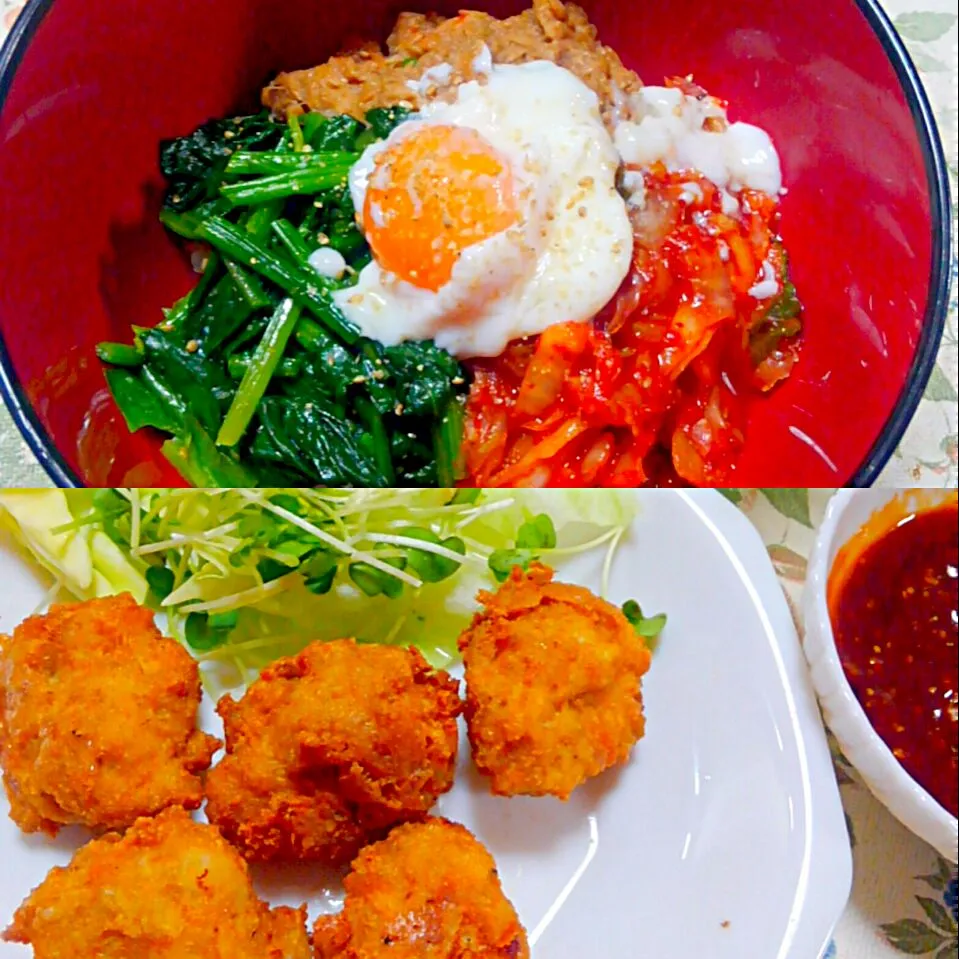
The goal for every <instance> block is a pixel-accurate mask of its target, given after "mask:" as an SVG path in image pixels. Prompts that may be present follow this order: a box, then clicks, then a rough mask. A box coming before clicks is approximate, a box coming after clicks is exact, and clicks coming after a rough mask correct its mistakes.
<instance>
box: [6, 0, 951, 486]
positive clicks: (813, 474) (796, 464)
mask: <svg viewBox="0 0 959 959" xmlns="http://www.w3.org/2000/svg"><path fill="white" fill-rule="evenodd" d="M460 5H461V4H460V3H458V2H455V0H453V2H448V0H419V2H412V3H411V2H410V0H364V2H363V3H357V4H355V5H354V4H343V5H342V6H341V5H340V4H331V3H324V2H321V0H303V2H300V3H295V2H292V0H288V2H286V3H282V4H280V3H276V2H275V0H242V2H241V0H129V2H127V3H124V4H121V5H118V4H116V3H115V2H114V0H56V2H53V0H32V2H30V3H28V4H27V7H26V9H25V11H24V12H23V14H22V15H21V17H20V19H19V20H18V21H17V24H16V26H15V27H14V29H13V32H12V34H11V36H10V37H9V39H8V41H7V43H6V44H5V46H4V48H3V53H2V56H0V111H2V112H0V144H2V145H0V185H2V186H0V190H2V197H3V225H4V230H3V237H2V240H0V264H2V267H0V268H2V271H3V279H2V282H0V390H2V392H3V393H4V395H5V399H6V401H7V404H8V405H9V406H10V409H11V410H12V412H13V416H14V419H15V420H16V421H17V423H18V424H19V426H20V428H21V430H22V431H23V433H24V435H25V437H26V439H27V441H28V442H29V444H30V445H31V447H32V448H33V450H34V452H35V453H36V454H37V455H38V456H39V458H40V461H41V462H42V463H43V465H44V467H45V468H46V469H47V470H48V472H49V473H50V475H51V476H52V477H53V479H54V480H55V481H56V482H57V483H59V484H60V485H62V486H68V485H74V484H78V483H87V484H90V485H113V484H117V485H144V486H149V485H156V484H160V483H161V482H163V483H171V484H175V483H177V482H180V481H179V478H178V477H177V476H176V474H175V473H173V471H172V470H171V469H170V467H169V466H167V465H166V464H165V461H164V460H163V458H162V456H161V455H160V453H159V444H158V442H157V440H156V437H153V436H149V435H147V434H146V433H141V434H137V435H134V436H130V435H128V433H127V431H126V429H125V427H124V425H123V421H122V420H121V418H120V416H119V414H118V413H117V411H116V409H115V407H114V405H113V403H112V400H111V399H110V397H109V394H108V393H107V391H106V386H105V382H104V378H103V373H102V370H101V368H100V366H99V363H98V361H97V359H96V357H95V356H94V352H93V347H94V344H96V343H97V342H98V341H100V340H105V339H121V340H122V339H125V338H126V337H128V336H129V328H130V324H131V323H134V324H139V325H152V324H153V323H155V322H156V321H157V320H158V319H159V317H160V308H161V307H162V306H164V305H168V304H170V303H171V302H172V301H173V300H174V299H176V298H177V297H178V296H180V295H181V294H182V293H183V292H184V291H186V290H187V289H188V288H189V287H190V285H191V284H192V282H193V280H194V277H193V275H192V274H191V272H190V270H189V267H188V264H186V263H185V262H184V258H183V256H182V254H181V252H180V251H179V250H178V248H177V247H176V246H175V245H174V244H173V243H172V242H171V241H170V239H169V238H168V237H167V236H166V235H165V233H164V231H163V229H162V228H161V227H160V225H159V224H158V222H157V212H158V209H159V203H160V197H161V190H162V181H161V178H160V175H159V172H158V169H157V143H158V141H159V140H160V139H161V138H163V137H168V136H172V135H176V134H181V133H185V132H187V131H189V130H190V129H192V128H193V127H194V126H196V125H197V124H198V123H200V122H202V121H203V120H206V119H208V118H209V117H212V116H220V115H224V114H229V113H231V112H237V111H240V110H242V109H244V108H248V107H251V106H253V105H254V104H255V101H256V97H257V92H258V90H259V88H260V86H261V85H262V83H263V81H265V80H266V79H267V78H268V77H269V76H270V75H271V74H273V73H275V72H277V71H278V70H280V69H282V68H294V67H303V66H308V65H312V64H315V63H319V62H320V61H322V60H323V59H325V58H326V57H327V56H329V55H330V54H331V53H333V52H334V51H335V50H336V49H337V47H338V46H339V45H340V43H341V41H343V40H344V39H345V38H346V36H347V35H348V34H356V33H359V34H361V35H363V36H367V37H368V36H377V37H383V36H385V34H386V32H387V30H388V29H389V26H390V24H391V23H392V21H393V19H394V18H395V16H396V14H397V13H398V12H400V11H401V10H403V9H407V8H410V7H414V8H416V7H418V8H421V9H438V10H439V11H440V12H447V13H449V12H455V11H456V10H457V9H458V8H459V7H460ZM479 5H480V6H482V7H483V8H485V9H489V10H490V11H491V12H494V13H496V14H499V15H503V14H507V13H512V12H516V11H517V10H518V9H521V8H522V7H523V6H525V5H527V4H526V3H525V2H524V0H515V2H512V0H493V2H490V3H482V4H479ZM585 6H586V7H587V9H588V10H589V11H590V14H591V16H592V18H593V20H594V22H595V23H596V24H597V26H598V27H599V30H600V36H601V37H602V38H603V39H604V40H605V41H606V42H607V43H609V44H611V45H612V46H613V47H615V48H616V49H617V50H618V51H619V52H620V54H621V55H622V57H623V59H624V60H625V61H626V63H627V64H628V65H630V66H632V67H634V68H635V69H636V70H637V71H639V73H640V75H641V76H642V77H644V78H645V80H646V81H647V82H652V83H658V82H661V81H662V78H663V77H664V76H667V75H675V74H687V73H693V74H694V75H695V77H696V79H697V80H698V81H699V82H700V83H701V84H703V86H705V87H706V88H707V89H708V90H710V91H711V92H712V93H715V94H717V95H719V96H722V97H725V98H727V99H728V100H729V101H730V102H731V110H730V112H731V115H732V116H733V117H734V118H739V119H746V120H749V121H751V122H754V123H757V124H759V125H761V126H764V127H765V128H767V129H768V130H769V131H770V132H771V133H772V135H773V138H774V140H775V142H776V145H777V146H778V148H779V152H780V154H781V157H782V162H783V167H784V173H785V182H786V184H787V185H788V187H789V192H788V195H787V196H786V197H785V198H784V201H783V232H784V236H785V240H786V244H787V247H788V249H789V251H790V253H791V256H792V262H793V266H794V271H795V280H796V284H797V286H798V288H799V291H800V294H801V297H802V299H803V301H804V303H805V307H806V324H807V325H806V330H807V332H806V341H805V346H804V350H803V354H802V359H801V362H800V363H799V365H798V367H797V370H796V372H795V373H794V375H793V376H792V377H791V378H790V380H789V381H788V382H787V383H785V384H784V385H783V386H782V388H780V389H779V390H777V391H776V392H775V393H774V395H773V396H772V397H770V398H768V400H767V401H764V402H759V403H756V404H755V407H754V412H753V414H752V416H751V422H750V425H749V439H748V443H747V452H746V454H745V455H744V457H743V459H742V462H741V465H740V469H739V477H738V481H739V482H740V483H741V484H742V485H750V486H786V485H788V486H836V485H867V484H869V483H870V482H872V480H873V479H874V478H875V477H876V475H877V473H878V472H879V470H880V469H881V468H882V466H883V464H884V463H885V462H886V460H887V459H888V458H889V456H890V455H891V453H892V451H893V450H894V448H895V446H896V444H897V443H898V441H899V439H900V437H901V436H902V433H903V431H904V430H905V428H906V426H907V424H908V423H909V420H910V418H911V417H912V414H913V412H914V410H915V408H916V404H917V403H918V401H919V398H920V396H921V395H922V391H923V389H924V387H925V384H926V381H927V379H928V376H929V373H930V371H931V369H932V365H933V363H934V361H935V354H936V349H937V347H938V344H939V340H940V337H941V334H942V327H943V322H944V317H945V313H946V307H947V298H948V286H949V220H948V214H947V210H948V208H949V204H948V186H947V180H946V173H945V162H944V159H943V155H942V147H941V144H940V142H939V140H938V138H937V134H936V132H935V126H934V123H933V120H932V117H931V113H930V109H929V104H928V102H927V100H926V97H925V94H924V93H923V90H922V87H921V84H920V81H919V79H918V76H917V74H916V71H915V68H914V66H913V65H912V63H911V61H910V60H909V57H908V55H907V53H906V51H905V50H904V48H903V46H902V44H901V42H900V41H899V39H898V38H897V36H896V34H895V32H894V30H893V28H892V26H891V25H890V23H889V21H888V20H887V19H886V17H885V15H884V14H883V13H882V12H881V10H880V8H879V6H878V4H877V3H875V2H872V0H782V2H779V3H769V2H768V0H738V2H730V0H722V2H719V0H687V2H686V3H677V2H676V0H645V2H644V3H642V4H638V5H636V4H627V3H622V2H619V0H597V2H594V3H586V4H585Z"/></svg>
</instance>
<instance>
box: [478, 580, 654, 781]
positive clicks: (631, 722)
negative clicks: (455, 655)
mask: <svg viewBox="0 0 959 959" xmlns="http://www.w3.org/2000/svg"><path fill="white" fill-rule="evenodd" d="M552 577H553V573H552V570H549V569H547V568H546V567H544V566H540V565H538V564H534V565H533V566H532V567H531V568H530V569H529V571H528V572H526V573H524V572H523V571H522V570H520V569H519V568H515V569H514V570H513V572H512V574H511V575H510V577H509V579H508V580H507V581H506V582H505V583H503V585H502V587H501V588H500V589H499V590H498V591H497V592H495V593H486V592H484V593H480V595H479V601H480V602H481V603H483V604H484V606H485V609H483V610H482V611H481V612H479V613H477V614H476V616H475V617H474V618H473V622H472V623H471V624H470V626H469V628H468V629H467V630H466V631H465V632H464V633H463V635H462V636H461V637H460V640H459V647H460V649H461V650H462V652H463V662H464V665H465V668H466V689H467V694H466V722H467V726H468V728H469V737H470V743H471V745H472V747H473V760H474V762H475V763H476V766H477V768H478V769H479V770H480V771H481V772H482V773H484V774H485V775H487V776H489V777H490V782H491V787H492V789H493V792H495V793H498V794H500V795H504V796H512V795H533V796H541V795H546V794H552V795H555V796H559V797H560V798H562V799H566V798H567V797H568V796H569V794H570V793H571V792H572V791H573V790H574V789H575V788H576V787H577V786H578V785H580V784H581V783H583V782H585V781H586V780H587V779H589V778H590V777H592V776H596V775H598V774H599V773H600V772H602V771H603V770H604V769H607V768H609V767H610V766H613V765H616V764H618V763H621V762H625V761H626V759H627V758H628V756H629V752H630V750H631V748H632V746H633V745H634V744H635V743H636V742H637V741H638V740H639V739H640V738H641V737H642V735H643V731H644V720H643V708H642V696H641V694H640V678H641V677H642V676H643V674H644V673H645V672H646V671H647V669H648V668H649V662H650V654H649V650H648V649H647V648H646V645H645V643H644V642H643V640H642V638H641V637H639V636H638V635H637V634H636V632H635V630H634V629H633V627H632V626H631V625H630V623H629V621H628V620H627V619H626V617H625V616H624V615H623V613H622V612H621V611H620V610H619V609H617V608H616V607H615V606H613V605H611V604H610V603H607V602H606V601H605V600H602V599H600V598H599V597H597V596H595V595H594V594H593V593H591V592H590V591H589V590H588V589H585V588H584V587H582V586H573V585H569V584H567V583H554V582H553V581H552Z"/></svg>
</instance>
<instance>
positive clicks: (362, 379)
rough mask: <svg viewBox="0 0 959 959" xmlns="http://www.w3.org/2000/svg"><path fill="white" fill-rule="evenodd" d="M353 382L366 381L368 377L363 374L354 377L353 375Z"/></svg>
mask: <svg viewBox="0 0 959 959" xmlns="http://www.w3.org/2000/svg"><path fill="white" fill-rule="evenodd" d="M353 382H354V383H365V382H366V377H365V376H363V375H362V374H361V375H360V376H354V377H353Z"/></svg>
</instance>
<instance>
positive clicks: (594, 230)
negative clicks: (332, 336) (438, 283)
mask: <svg viewBox="0 0 959 959" xmlns="http://www.w3.org/2000/svg"><path fill="white" fill-rule="evenodd" d="M427 124H450V125H457V126H461V127H467V128H471V129H474V130H476V131H477V132H478V133H480V134H481V135H482V136H484V137H485V138H486V139H487V140H488V141H489V142H490V143H491V144H492V146H493V147H494V148H495V149H496V150H498V151H499V152H500V154H501V155H503V156H504V157H505V158H507V160H508V161H509V163H510V165H511V168H512V173H513V179H514V183H515V185H516V186H515V189H516V196H515V202H516V206H517V209H518V210H519V211H520V219H519V222H518V223H517V224H516V225H515V226H513V227H511V228H510V229H508V230H505V231H503V232H501V233H499V234H497V235H495V236H493V237H490V238H489V239H487V240H485V241H483V242H481V243H477V244H474V245H473V246H470V247H468V248H466V249H465V250H464V251H463V253H462V255H461V256H460V258H459V260H458V261H457V263H456V265H455V266H454V268H453V273H452V276H451V278H450V280H449V281H448V282H447V283H446V284H445V285H444V286H443V287H441V288H440V289H439V290H438V291H436V292H432V291H430V290H423V289H420V288H418V287H415V286H413V285H412V284H410V283H407V282H405V281H404V280H401V279H399V278H398V277H396V276H395V275H393V274H391V273H389V272H387V271H386V270H384V269H382V268H381V267H380V266H379V264H377V263H376V262H373V263H370V264H369V265H368V266H366V267H365V268H364V269H363V270H362V271H361V272H360V275H359V277H358V282H357V284H356V286H354V287H351V288H349V289H345V290H339V291H337V292H336V293H335V294H334V296H335V298H336V300H337V303H338V305H339V307H340V308H341V309H342V311H343V312H344V313H345V314H346V316H347V317H348V318H349V319H350V320H351V321H352V322H353V323H355V324H356V325H357V326H358V327H359V328H360V330H361V331H362V332H363V334H364V335H366V336H368V337H371V338H373V339H376V340H379V341H380V342H382V343H385V344H387V345H393V344H396V343H399V342H402V341H404V340H411V339H434V340H435V341H436V344H437V345H438V346H440V347H443V348H444V349H447V350H449V352H451V353H452V354H454V355H455V356H459V357H472V356H497V355H499V354H500V353H502V352H503V349H504V348H505V347H506V344H507V343H508V342H509V341H510V340H513V339H516V338H519V337H523V336H529V335H532V334H535V333H541V332H542V331H543V330H545V329H546V328H547V327H549V326H551V325H553V324H555V323H563V322H567V321H583V320H587V319H589V318H590V317H592V316H594V315H595V314H596V313H597V312H598V311H599V310H600V309H601V308H602V307H603V306H604V305H605V304H606V303H607V302H608V301H609V300H610V299H611V298H612V296H613V295H614V294H615V292H616V290H617V289H618V288H619V285H620V284H621V283H622V281H623V278H624V277H625V276H626V273H627V271H628V269H629V264H630V260H631V257H632V243H633V239H632V230H631V228H630V222H629V217H628V215H627V210H626V204H625V201H624V200H623V198H622V196H621V195H620V194H619V193H618V192H617V189H616V171H617V167H618V165H619V162H620V157H619V154H618V153H617V151H616V148H615V146H614V145H613V141H612V138H611V137H610V135H609V133H608V132H607V130H606V128H605V126H604V125H603V122H602V119H601V117H600V111H599V101H598V99H597V97H596V95H595V94H594V93H593V91H592V90H590V89H589V88H588V87H587V86H585V84H583V83H582V82H581V81H580V80H579V79H578V78H577V77H575V76H574V75H573V74H572V73H570V72H569V71H568V70H564V69H563V68H562V67H558V66H556V65H555V64H552V63H547V62H543V61H537V62H532V63H525V64H522V65H518V66H509V65H494V66H492V68H491V69H489V71H488V72H487V73H486V74H485V75H484V76H483V77H481V79H480V80H479V81H472V82H469V83H465V84H462V85H461V86H460V87H459V88H458V89H457V90H456V96H455V99H454V100H453V101H452V102H443V101H441V100H435V101H433V102H431V103H429V104H427V105H426V106H425V107H424V108H423V109H422V110H421V112H420V114H419V115H418V117H417V118H415V119H411V120H408V121H407V122H405V123H403V124H401V125H400V126H399V127H397V129H396V130H394V131H393V133H392V134H391V136H390V138H389V139H388V140H387V141H385V143H380V144H374V145H373V146H371V147H370V148H368V150H367V151H366V152H365V153H364V154H363V156H362V157H361V159H360V161H359V162H358V163H357V164H356V165H355V167H354V168H353V170H352V171H351V173H350V190H351V193H352V196H353V201H354V204H355V206H356V209H357V210H359V211H362V210H363V206H364V202H365V197H366V190H367V186H368V184H369V180H370V177H371V176H375V175H376V173H375V169H376V167H375V161H376V156H377V155H378V153H379V152H380V151H381V150H383V149H385V148H386V147H387V146H389V145H392V144H393V143H395V142H397V140H400V139H402V138H403V137H406V136H410V135H411V134H412V133H414V132H415V131H416V130H418V129H421V128H422V127H423V126H424V125H427ZM373 215H375V211H374V213H373Z"/></svg>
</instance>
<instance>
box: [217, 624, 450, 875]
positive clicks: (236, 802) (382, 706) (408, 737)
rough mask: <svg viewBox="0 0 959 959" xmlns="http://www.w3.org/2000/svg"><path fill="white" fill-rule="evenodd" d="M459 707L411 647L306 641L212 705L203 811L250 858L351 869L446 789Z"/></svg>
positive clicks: (446, 682)
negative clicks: (213, 761)
mask: <svg viewBox="0 0 959 959" xmlns="http://www.w3.org/2000/svg"><path fill="white" fill-rule="evenodd" d="M461 710H462V703H461V701H460V698H459V692H458V684H457V683H456V681H455V680H453V679H451V678H450V677H449V676H448V675H447V674H446V673H444V672H438V671H434V670H433V669H431V668H430V666H429V665H428V664H427V662H426V660H425V659H423V657H422V656H421V655H420V654H419V653H418V652H416V650H413V649H409V650H407V649H399V648H397V647H389V646H372V645H358V644H357V643H355V642H353V641H352V640H337V641H335V642H330V643H322V642H317V643H313V644H311V645H310V646H308V647H307V648H306V649H304V650H303V652H301V653H300V654H299V655H298V656H294V657H291V658H288V659H281V660H278V661H277V662H276V663H274V664H273V665H272V666H269V667H268V668H267V669H265V670H263V673H262V674H261V676H260V678H259V679H258V680H257V681H256V682H254V683H253V684H252V685H251V686H250V688H249V689H248V690H247V692H246V695H245V696H244V697H243V698H242V699H241V700H240V701H239V702H235V701H234V700H232V699H231V698H230V697H228V696H226V697H224V698H223V699H221V700H220V703H219V705H218V706H217V711H218V712H219V713H220V715H221V716H222V717H223V724H224V728H225V730H226V750H227V755H226V757H225V758H224V759H223V761H222V762H221V763H220V764H219V765H218V766H217V767H216V768H215V769H213V771H212V772H211V773H210V775H209V777H208V779H207V798H208V804H207V816H208V817H209V818H210V821H211V822H214V823H216V824H217V825H219V826H220V828H221V829H222V830H223V834H224V835H225V836H226V837H227V838H228V839H229V840H230V841H231V842H233V843H235V844H236V845H237V846H238V848H239V849H240V850H241V851H242V852H243V854H244V855H245V856H246V857H247V858H248V859H250V860H251V861H286V862H292V861H307V860H311V861H318V862H324V863H328V864H342V863H345V862H349V861H350V859H352V858H353V856H355V855H356V853H357V851H358V850H359V849H360V847H361V846H363V845H364V844H365V843H367V842H370V841H372V840H374V839H378V838H380V837H381V836H382V835H384V834H385V831H386V830H387V829H388V828H389V827H390V826H393V825H395V824H396V823H400V822H404V821H407V820H411V819H416V818H418V817H422V816H424V815H425V814H426V813H427V812H428V811H429V809H430V808H431V807H432V806H433V804H434V803H435V802H436V799H437V798H438V797H439V796H440V795H441V794H442V793H445V792H446V791H447V790H449V789H450V787H451V786H452V785H453V771H454V766H455V764H456V750H457V727H456V718H457V716H458V715H459V713H460V712H461Z"/></svg>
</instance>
